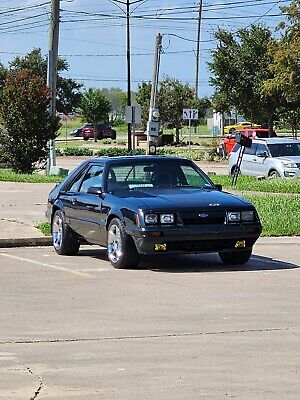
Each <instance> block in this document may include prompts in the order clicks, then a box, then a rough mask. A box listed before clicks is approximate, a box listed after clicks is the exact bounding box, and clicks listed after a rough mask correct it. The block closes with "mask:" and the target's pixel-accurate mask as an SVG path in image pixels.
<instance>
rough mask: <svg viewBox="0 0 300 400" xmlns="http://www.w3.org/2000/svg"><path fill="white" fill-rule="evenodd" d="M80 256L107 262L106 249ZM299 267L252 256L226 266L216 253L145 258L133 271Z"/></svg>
mask: <svg viewBox="0 0 300 400" xmlns="http://www.w3.org/2000/svg"><path fill="white" fill-rule="evenodd" d="M78 256H85V257H92V258H95V259H100V260H103V261H107V262H108V259H107V255H106V249H104V248H100V249H99V248H96V247H94V248H93V247H91V248H84V249H80V251H79V253H78ZM299 267H300V266H299V265H296V264H292V263H287V262H285V261H280V260H276V259H273V258H270V257H263V256H257V255H255V254H253V255H252V257H251V259H250V260H249V261H248V262H247V263H246V264H239V265H224V264H223V263H222V261H221V260H220V259H219V257H218V255H217V254H215V253H212V254H209V253H206V254H197V255H194V254H193V255H184V254H180V255H166V254H164V255H162V254H158V255H155V256H143V257H141V260H140V263H139V265H138V267H137V268H129V269H131V270H151V271H154V272H164V273H193V272H198V273H201V272H224V271H232V272H235V271H249V272H251V271H276V270H285V269H295V268H299Z"/></svg>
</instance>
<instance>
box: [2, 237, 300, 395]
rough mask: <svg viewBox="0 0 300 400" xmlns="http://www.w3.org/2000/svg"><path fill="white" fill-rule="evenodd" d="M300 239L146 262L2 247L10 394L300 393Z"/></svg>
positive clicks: (101, 253) (99, 252)
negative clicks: (226, 257) (226, 253)
mask: <svg viewBox="0 0 300 400" xmlns="http://www.w3.org/2000/svg"><path fill="white" fill-rule="evenodd" d="M299 244H300V239H299V238H262V239H260V240H259V242H258V243H257V244H256V246H255V248H254V255H253V257H252V259H251V261H250V262H249V263H248V264H247V265H245V266H236V267H224V266H223V265H222V264H221V263H220V261H219V259H218V257H217V256H216V255H214V254H206V255H199V256H177V257H175V256H172V257H168V258H167V257H166V256H160V257H158V258H154V257H147V258H144V260H143V262H142V264H141V266H140V268H139V269H137V270H133V269H132V270H115V269H113V268H112V267H111V266H110V264H109V263H108V261H107V260H106V256H105V250H104V249H101V248H98V247H90V246H85V247H83V248H82V249H81V250H80V253H79V255H78V256H77V257H62V256H58V255H56V254H55V253H54V252H53V251H52V249H51V248H49V247H45V248H14V249H0V267H1V280H0V292H1V302H0V315H1V321H0V322H1V323H0V371H1V373H0V399H13V400H17V399H28V400H29V399H36V398H37V399H51V400H53V399H60V400H76V399H78V400H79V399H89V400H93V399H109V400H110V399H116V400H117V399H118V400H119V399H122V400H133V399H160V400H164V399H166V400H167V399H168V400H169V399H172V400H177V399H178V400H179V399H180V400H182V399H195V400H198V399H211V400H221V399H222V400H223V399H227V398H228V399H229V398H236V399H243V400H254V399H255V400H260V399H261V400H273V399H274V400H275V399H276V400H278V399H280V400H291V399H295V400H296V399H299V398H300V390H299V389H300V387H299V370H297V368H298V367H299V343H300V342H299V332H300V330H299V271H300V269H299V260H300V246H299Z"/></svg>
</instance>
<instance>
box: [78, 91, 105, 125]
mask: <svg viewBox="0 0 300 400" xmlns="http://www.w3.org/2000/svg"><path fill="white" fill-rule="evenodd" d="M79 107H80V112H81V116H82V118H83V119H84V120H85V121H86V122H91V123H92V124H97V123H98V122H107V121H108V114H109V112H110V111H111V104H110V102H109V101H108V100H107V99H106V98H105V97H104V96H103V94H102V93H101V90H99V89H89V90H88V91H86V92H85V93H84V94H83V96H82V99H81V102H80V105H79Z"/></svg>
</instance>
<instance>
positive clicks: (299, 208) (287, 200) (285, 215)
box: [244, 195, 300, 236]
mask: <svg viewBox="0 0 300 400" xmlns="http://www.w3.org/2000/svg"><path fill="white" fill-rule="evenodd" d="M244 197H245V198H247V199H248V200H250V201H251V202H252V203H253V204H254V205H255V207H256V209H257V211H258V214H259V216H260V219H261V223H262V226H263V232H262V236H296V235H300V197H299V196H293V195H287V196H280V195H265V196H261V195H245V196H244Z"/></svg>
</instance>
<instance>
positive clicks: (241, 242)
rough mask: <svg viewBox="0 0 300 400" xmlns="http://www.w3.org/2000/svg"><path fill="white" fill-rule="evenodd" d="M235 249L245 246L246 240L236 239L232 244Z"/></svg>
mask: <svg viewBox="0 0 300 400" xmlns="http://www.w3.org/2000/svg"><path fill="white" fill-rule="evenodd" d="M234 247H235V248H236V249H242V248H244V247H246V240H237V241H236V244H235V246H234Z"/></svg>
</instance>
